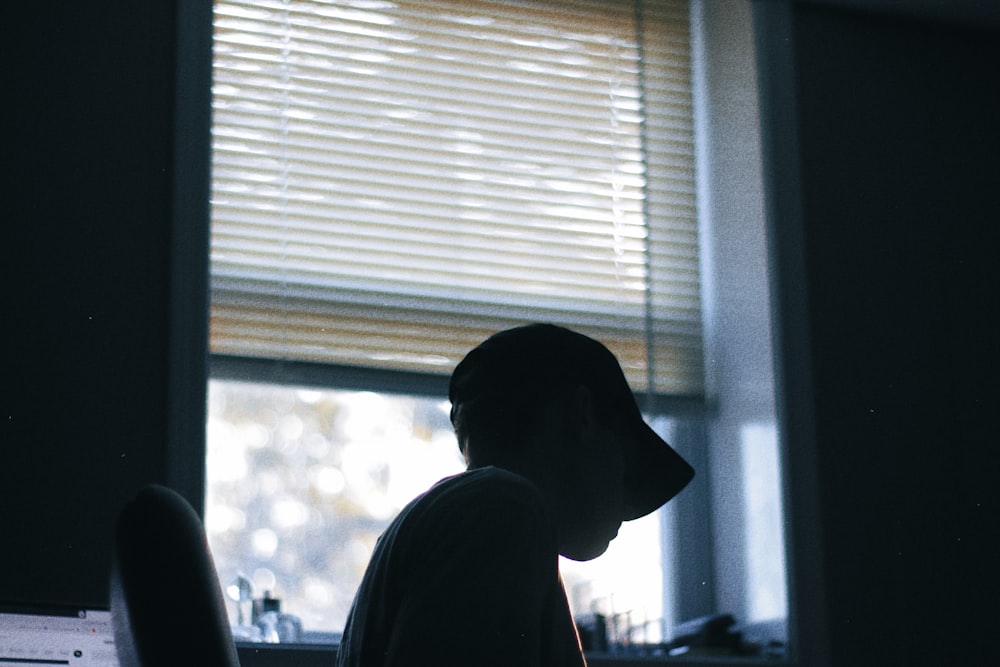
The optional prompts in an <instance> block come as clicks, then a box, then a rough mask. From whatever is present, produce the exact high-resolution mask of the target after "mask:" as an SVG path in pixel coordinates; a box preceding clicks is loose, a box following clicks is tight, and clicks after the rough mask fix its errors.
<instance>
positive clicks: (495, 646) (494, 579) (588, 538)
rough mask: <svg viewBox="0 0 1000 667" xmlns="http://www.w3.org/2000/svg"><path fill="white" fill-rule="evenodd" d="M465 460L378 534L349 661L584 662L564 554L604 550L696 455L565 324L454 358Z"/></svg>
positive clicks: (455, 416)
mask: <svg viewBox="0 0 1000 667" xmlns="http://www.w3.org/2000/svg"><path fill="white" fill-rule="evenodd" d="M449 395H450V399H451V403H452V409H451V420H452V423H453V424H454V426H455V433H456V434H457V436H458V442H459V446H460V447H461V449H462V452H463V454H464V455H465V459H466V462H467V464H468V470H467V471H466V472H464V473H461V474H459V475H456V476H454V477H449V478H447V479H444V480H442V481H440V482H438V483H437V484H436V485H435V486H433V487H432V488H431V489H430V490H428V491H427V492H426V493H424V494H423V495H421V496H420V497H418V498H417V499H416V500H414V501H413V502H412V503H410V504H409V505H408V506H407V507H406V508H405V509H403V511H402V512H401V513H400V514H399V516H398V517H397V518H396V519H395V520H394V521H393V522H392V524H391V525H390V526H389V528H388V529H387V530H386V532H385V533H384V534H383V535H382V537H381V538H380V539H379V542H378V544H377V546H376V547H375V553H374V554H373V555H372V559H371V562H370V563H369V565H368V570H367V572H366V573H365V577H364V580H363V581H362V583H361V586H360V588H359V590H358V593H357V596H356V597H355V600H354V605H353V607H352V609H351V613H350V615H349V617H348V621H347V626H346V627H345V629H344V638H343V642H342V643H341V646H340V652H339V655H338V664H339V665H351V666H355V665H363V666H365V667H370V666H375V665H380V666H381V665H415V666H433V667H442V666H457V665H462V666H468V667H482V666H484V665H504V666H515V665H516V666H522V665H538V666H541V667H556V666H559V665H583V664H584V659H583V653H582V651H581V649H580V642H579V639H578V636H577V633H576V627H575V625H574V622H573V618H572V616H571V614H570V610H569V605H568V603H567V600H566V594H565V591H564V590H563V586H562V581H561V580H560V578H559V571H558V556H559V554H562V555H564V556H566V557H568V558H571V559H574V560H589V559H591V558H595V557H597V556H599V555H601V554H602V553H604V551H605V550H606V549H607V547H608V543H609V542H610V541H611V540H613V539H614V538H615V537H616V536H617V534H618V529H619V527H620V526H621V523H622V521H627V520H629V519H635V518H638V517H641V516H644V515H646V514H648V513H649V512H652V511H653V510H655V509H656V508H658V507H660V506H661V505H662V504H663V503H665V502H667V501H668V500H669V499H670V498H672V497H673V496H674V495H675V494H676V493H677V492H679V491H680V490H681V489H682V488H683V487H684V486H685V485H686V484H687V483H688V481H689V480H690V479H691V477H692V476H693V474H694V471H693V470H692V469H691V467H690V466H689V465H688V464H687V463H686V462H685V461H684V460H683V459H682V458H681V457H680V456H678V455H677V453H676V452H674V450H673V449H671V448H670V447H669V446H668V445H667V443H665V442H664V441H663V440H662V439H661V438H660V437H659V436H658V435H656V434H655V433H654V432H653V430H652V429H650V428H649V427H648V426H647V425H646V424H645V422H644V421H643V420H642V417H641V415H640V413H639V409H638V407H637V405H636V402H635V399H634V397H633V396H632V392H631V390H630V389H629V387H628V384H627V383H626V381H625V376H624V375H623V374H622V371H621V368H620V366H619V364H618V361H617V360H616V359H615V357H614V355H612V353H611V352H610V351H608V349H607V348H606V347H604V346H603V345H601V344H600V343H598V342H597V341H595V340H593V339H591V338H588V337H586V336H583V335H581V334H578V333H575V332H572V331H569V330H568V329H564V328H561V327H555V326H552V325H541V324H536V325H529V326H526V327H520V328H516V329H510V330H508V331H503V332H501V333H498V334H496V335H494V336H492V337H490V338H489V339H487V340H486V341H485V342H483V343H482V344H481V345H479V346H478V347H476V348H475V349H474V350H472V351H471V352H470V353H469V354H468V355H467V356H466V357H465V359H464V360H462V362H461V363H460V364H459V365H458V367H457V368H456V369H455V372H454V373H453V374H452V377H451V385H450V390H449Z"/></svg>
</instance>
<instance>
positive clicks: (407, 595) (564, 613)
mask: <svg viewBox="0 0 1000 667" xmlns="http://www.w3.org/2000/svg"><path fill="white" fill-rule="evenodd" d="M558 558H559V553H558V547H557V544H556V537H555V529H554V526H553V524H552V521H551V519H550V517H549V515H548V513H547V511H546V507H545V503H544V502H543V500H542V496H541V493H540V492H539V490H538V489H537V487H535V485H534V484H533V483H531V482H530V481H528V480H527V479H525V478H524V477H521V476H519V475H515V474H513V473H510V472H507V471H505V470H501V469H499V468H481V469H476V470H471V471H468V472H465V473H462V474H460V475H456V476H454V477H449V478H446V479H444V480H442V481H440V482H438V483H437V484H436V485H435V486H433V487H432V488H431V489H430V490H429V491H427V492H426V493H424V494H423V495H421V496H420V497H418V498H417V499H416V500H414V501H413V502H411V503H410V504H409V505H408V506H407V507H405V508H404V509H403V511H402V512H400V514H399V515H398V516H397V517H396V518H395V519H394V520H393V522H392V523H391V524H390V526H389V528H388V529H387V530H386V532H385V533H384V534H383V535H382V536H381V537H380V538H379V541H378V543H377V545H376V547H375V552H374V554H373V555H372V558H371V561H370V562H369V565H368V569H367V571H366V573H365V576H364V579H363V580H362V583H361V586H360V587H359V589H358V592H357V595H356V596H355V599H354V604H353V605H352V608H351V611H350V614H349V615H348V620H347V625H346V627H345V628H344V637H343V640H342V642H341V645H340V649H339V651H338V656H337V664H338V665H340V666H341V667H348V666H350V667H382V666H390V665H391V666H397V665H420V666H426V665H434V666H436V667H450V666H456V667H457V666H459V665H462V666H465V665H469V666H475V667H480V666H488V665H497V666H500V665H503V666H511V665H518V666H521V665H524V666H532V665H537V666H539V667H559V666H563V665H566V666H573V667H580V666H583V665H585V664H586V663H585V661H584V658H583V653H582V651H581V649H580V641H579V637H578V635H577V632H576V626H575V625H574V623H573V617H572V615H571V613H570V610H569V605H568V603H567V601H566V593H565V590H564V589H563V585H562V581H561V580H560V578H559V560H558Z"/></svg>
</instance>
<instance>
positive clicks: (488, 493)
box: [427, 466, 542, 504]
mask: <svg viewBox="0 0 1000 667" xmlns="http://www.w3.org/2000/svg"><path fill="white" fill-rule="evenodd" d="M427 495H428V496H430V497H431V498H433V497H444V496H447V497H451V498H468V499H470V500H471V499H473V498H477V499H488V498H494V499H497V500H501V499H505V498H507V499H512V500H514V499H517V500H523V501H527V502H529V503H531V504H536V503H538V502H540V501H541V497H542V496H541V492H540V491H539V490H538V487H537V486H535V484H534V482H532V481H530V480H529V479H527V478H526V477H522V476H521V475H518V474H516V473H513V472H510V471H509V470H504V469H503V468H496V467H492V466H489V467H485V468H474V469H472V470H467V471H466V472H463V473H461V474H458V475H455V476H453V477H448V478H445V479H443V480H441V481H440V482H438V483H437V484H436V485H435V486H433V487H431V489H430V490H429V491H428V493H427Z"/></svg>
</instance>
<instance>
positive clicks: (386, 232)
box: [210, 0, 703, 394]
mask: <svg viewBox="0 0 1000 667" xmlns="http://www.w3.org/2000/svg"><path fill="white" fill-rule="evenodd" d="M214 22H215V28H214V29H215V39H214V44H215V47H214V48H215V52H214V84H213V114H214V119H213V158H212V165H213V183H212V202H211V209H212V235H211V290H212V295H211V330H210V346H211V351H212V352H213V353H216V354H231V355H239V356H249V357H265V358H274V359H292V360H306V361H317V362H324V363H336V364H348V365H356V366H364V367H376V368H383V369H400V370H417V371H425V372H432V373H442V374H446V373H448V372H450V370H451V368H452V367H453V366H454V365H455V364H456V363H457V362H458V361H459V360H460V359H461V357H462V356H463V355H464V354H465V353H466V352H467V351H468V350H469V349H471V348H472V347H473V346H474V345H476V344H477V343H478V342H479V341H481V340H482V339H483V338H485V337H486V336H487V335H489V334H490V333H493V332H495V331H497V330H499V329H503V328H506V327H509V326H512V325H516V324H519V323H524V322H529V321H549V322H554V323H558V324H563V325H567V326H570V327H573V328H576V329H578V330H580V331H583V332H585V333H588V334H590V335H592V336H594V337H596V338H598V339H600V340H602V341H603V342H605V343H606V344H607V345H608V347H610V348H611V349H612V350H613V351H614V352H615V353H616V354H617V355H618V357H619V359H620V360H621V361H622V366H623V368H624V369H625V371H626V374H627V375H628V377H629V380H630V382H631V383H632V386H633V388H634V389H635V390H637V391H644V390H647V389H652V390H653V391H655V392H658V393H665V394H697V393H700V392H701V390H702V383H703V381H702V352H701V325H700V322H701V313H700V302H699V273H698V238H697V223H696V216H695V192H694V168H693V163H694V157H693V154H694V151H693V145H692V119H691V90H690V89H691V84H690V65H689V49H688V16H687V3H686V2H679V1H675V0H668V1H657V2H643V3H642V4H641V7H640V9H639V10H638V11H637V5H636V4H635V3H634V2H608V1H606V0H593V1H587V0H558V1H553V2H544V3H542V2H511V1H492V2H488V1H485V0H472V1H463V2H448V1H446V0H427V1H425V0H421V1H419V2H410V1H407V0H394V1H393V2H382V1H379V0H354V1H351V2H343V3H338V2H307V1H304V0H289V1H286V2H283V1H281V0H270V1H269V0H265V1H253V2H251V1H247V2H240V1H236V0H234V1H227V2H218V3H216V5H215V18H214ZM650 383H651V384H650Z"/></svg>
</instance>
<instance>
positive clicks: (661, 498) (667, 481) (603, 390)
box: [449, 324, 694, 560]
mask: <svg viewBox="0 0 1000 667" xmlns="http://www.w3.org/2000/svg"><path fill="white" fill-rule="evenodd" d="M449 397H450V399H451V402H452V410H451V419H452V424H453V425H454V427H455V433H456V435H457V436H458V441H459V446H460V447H461V448H462V452H463V454H464V455H465V458H466V461H467V463H468V464H469V467H470V468H476V467H482V466H488V465H493V466H498V467H501V468H505V469H508V470H511V471H513V472H516V473H519V474H522V475H524V476H526V477H529V478H531V479H532V480H533V481H535V482H536V483H538V485H539V487H540V488H542V491H543V493H545V494H546V495H547V497H548V498H549V501H550V503H551V504H553V505H554V511H555V513H556V514H557V517H556V521H557V525H558V526H559V530H560V535H559V538H560V548H561V551H562V553H563V554H564V555H566V556H568V557H570V558H575V559H577V560H586V559H589V558H593V557H595V556H598V555H600V553H603V551H604V550H605V549H606V548H607V545H608V542H610V540H611V539H613V538H614V536H615V535H616V534H617V530H618V528H619V526H620V525H621V522H622V521H623V520H629V519H635V518H638V517H640V516H644V515H646V514H648V513H649V512H652V511H653V510H655V509H656V508H658V507H659V506H660V505H662V504H663V503H665V502H667V501H668V500H669V499H670V498H672V497H673V496H674V495H676V494H677V493H678V492H679V491H680V490H681V489H682V488H683V487H684V486H685V485H686V484H687V483H688V481H690V479H691V477H692V476H693V474H694V471H693V470H692V469H691V467H690V466H689V465H688V464H687V463H686V462H685V461H684V460H683V459H682V458H681V457H680V456H678V455H677V453H676V452H674V450H673V449H671V448H670V446H669V445H667V443H666V442H664V441H663V440H662V439H661V438H660V437H659V436H658V435H656V433H655V432H653V430H652V429H651V428H649V426H647V425H646V423H645V422H644V421H643V419H642V416H641V414H640V412H639V408H638V406H637V405H636V402H635V398H634V397H633V395H632V392H631V390H630V389H629V387H628V383H627V382H626V380H625V376H624V374H623V373H622V370H621V367H620V366H619V364H618V361H617V360H616V359H615V357H614V355H613V354H612V353H611V352H610V351H609V350H608V349H607V348H606V347H605V346H604V345H602V344H601V343H599V342H597V341H596V340H594V339H592V338H589V337H587V336H584V335H582V334H579V333H576V332H574V331H570V330H569V329H565V328H562V327H557V326H553V325H549V324H533V325H528V326H524V327H517V328H514V329H509V330H507V331H502V332H500V333H498V334H495V335H493V336H491V337H490V338H488V339H487V340H486V341H484V342H483V343H481V344H480V345H479V346H478V347H476V348H475V349H473V350H472V351H471V352H469V354H468V355H467V356H466V357H465V359H463V360H462V362H461V363H460V364H459V365H458V367H456V369H455V371H454V373H453V374H452V377H451V384H450V388H449Z"/></svg>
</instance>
